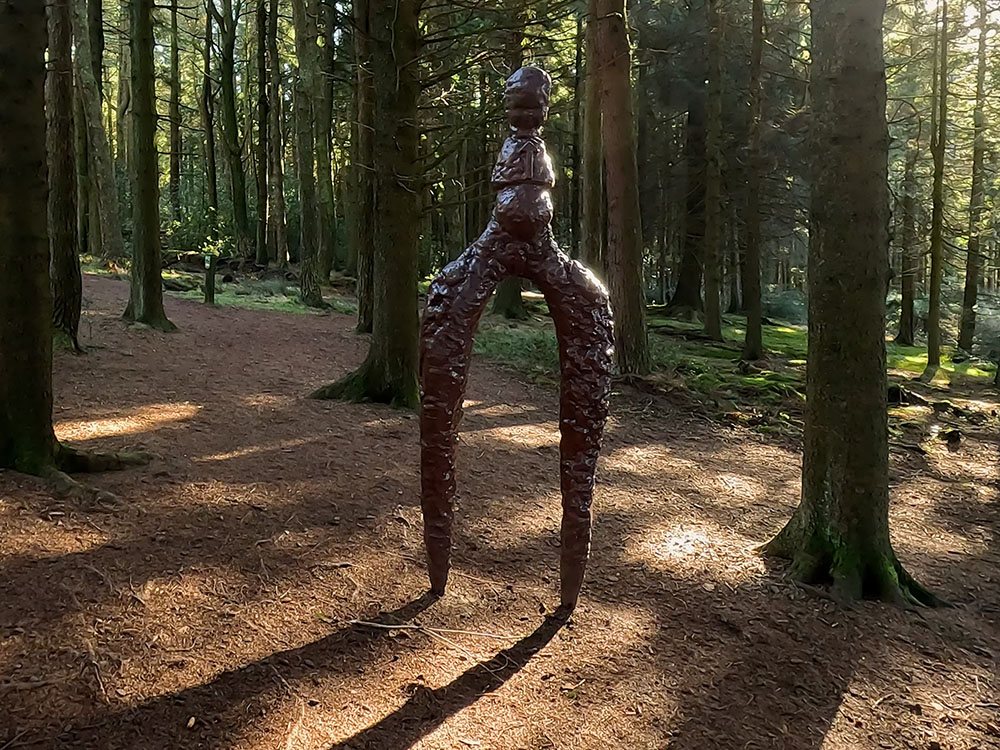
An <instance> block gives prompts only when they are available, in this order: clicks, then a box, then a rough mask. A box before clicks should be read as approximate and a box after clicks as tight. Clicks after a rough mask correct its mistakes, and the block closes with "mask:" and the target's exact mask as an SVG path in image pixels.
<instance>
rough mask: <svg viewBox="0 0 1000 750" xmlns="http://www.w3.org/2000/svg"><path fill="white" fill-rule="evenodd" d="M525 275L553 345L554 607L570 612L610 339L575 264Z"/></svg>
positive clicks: (607, 387) (606, 309)
mask: <svg viewBox="0 0 1000 750" xmlns="http://www.w3.org/2000/svg"><path fill="white" fill-rule="evenodd" d="M531 271H532V278H533V279H534V280H535V281H536V283H537V284H538V285H539V287H540V288H541V290H542V292H543V293H544V294H545V299H546V301H547V302H548V304H549V309H550V311H551V313H552V318H553V320H554V321H555V326H556V333H557V335H558V337H559V358H560V365H561V370H562V385H561V389H560V397H559V430H560V432H561V436H562V439H561V441H560V445H559V455H560V485H561V489H562V506H563V516H562V548H561V557H560V577H561V607H562V609H563V610H571V609H572V608H573V607H575V606H576V603H577V600H578V599H579V596H580V587H581V586H582V585H583V577H584V572H585V570H586V567H587V558H588V556H589V554H590V527H591V514H590V506H591V502H592V499H593V494H594V473H595V471H596V468H597V458H598V454H599V453H600V446H601V438H602V436H603V433H604V424H605V422H606V421H607V416H608V399H609V397H610V393H611V365H612V354H613V345H614V339H613V336H614V331H613V323H612V316H611V307H610V305H609V303H608V295H607V292H606V291H605V289H604V287H603V286H602V285H601V284H600V283H599V282H598V281H597V280H596V279H595V278H594V276H593V274H591V273H590V272H589V271H587V270H586V269H585V268H584V267H583V266H581V265H580V264H579V263H576V262H574V261H571V260H570V259H569V258H567V257H566V256H565V255H564V254H562V253H561V252H557V253H553V254H551V255H547V256H546V257H543V258H541V259H539V261H538V262H537V264H535V265H534V267H533V268H532V269H531Z"/></svg>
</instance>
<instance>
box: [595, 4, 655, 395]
mask: <svg viewBox="0 0 1000 750" xmlns="http://www.w3.org/2000/svg"><path fill="white" fill-rule="evenodd" d="M598 13H599V15H598V21H597V23H598V31H597V38H598V47H599V50H600V55H599V61H600V73H599V77H600V81H601V113H602V119H603V128H602V132H603V135H604V153H605V157H604V158H605V164H606V168H607V191H606V196H607V206H608V247H607V256H608V267H607V280H608V291H609V292H610V294H611V306H612V308H613V309H614V311H615V339H616V342H617V343H616V347H615V354H616V361H617V365H618V369H619V370H620V371H621V372H622V373H625V374H638V375H641V374H645V373H647V372H648V371H649V342H648V337H647V333H646V299H645V292H644V288H643V278H642V252H643V251H642V230H641V226H640V225H641V220H640V207H639V170H638V167H637V165H636V140H635V113H634V107H633V103H632V77H631V76H632V73H631V59H632V58H631V54H630V47H629V39H628V25H627V22H626V17H625V0H600V2H599V3H598Z"/></svg>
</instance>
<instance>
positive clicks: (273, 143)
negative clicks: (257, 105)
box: [267, 0, 288, 266]
mask: <svg viewBox="0 0 1000 750" xmlns="http://www.w3.org/2000/svg"><path fill="white" fill-rule="evenodd" d="M279 5H280V0H271V5H270V7H269V9H268V14H267V59H268V66H269V68H270V78H269V80H268V116H269V118H270V122H269V123H268V131H269V132H268V136H269V141H270V146H269V148H270V158H269V159H268V165H269V167H270V170H271V179H270V184H269V186H268V192H269V195H268V202H269V206H268V214H269V217H268V221H269V223H270V226H271V237H272V240H271V241H272V243H273V244H272V247H271V249H270V252H269V254H270V256H271V260H272V261H274V263H275V264H276V265H278V266H284V265H285V264H286V263H287V262H288V225H287V223H286V217H285V177H284V157H285V140H284V137H283V131H282V127H281V112H282V100H281V59H280V58H279V56H278V10H279V7H278V6H279Z"/></svg>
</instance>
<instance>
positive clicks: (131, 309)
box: [124, 0, 176, 331]
mask: <svg viewBox="0 0 1000 750" xmlns="http://www.w3.org/2000/svg"><path fill="white" fill-rule="evenodd" d="M131 48H132V127H131V130H132V171H133V176H132V197H133V222H132V272H131V274H130V275H131V280H132V281H131V286H130V293H129V301H128V307H126V308H125V316H124V317H125V319H126V320H130V321H132V322H135V323H143V324H145V325H148V326H150V327H151V328H156V329H158V330H161V331H173V330H175V329H176V326H175V325H174V324H173V323H171V322H170V321H169V320H167V314H166V313H165V312H164V310H163V280H162V277H161V273H162V266H163V263H162V260H161V257H160V188H159V176H160V170H159V164H158V161H159V156H158V154H157V151H156V95H155V94H156V92H155V78H154V77H155V75H156V68H155V65H154V62H153V0H132V45H131Z"/></svg>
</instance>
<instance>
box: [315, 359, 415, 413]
mask: <svg viewBox="0 0 1000 750" xmlns="http://www.w3.org/2000/svg"><path fill="white" fill-rule="evenodd" d="M376 369H377V368H375V367H373V366H372V364H371V363H370V361H366V362H365V363H364V364H362V365H361V367H359V368H358V369H357V370H355V371H354V372H352V373H350V374H348V375H345V376H344V377H342V378H341V379H340V380H338V381H337V382H335V383H330V384H329V385H325V386H323V387H322V388H319V389H317V390H315V391H313V392H312V393H310V394H309V398H315V399H320V400H332V401H347V402H350V403H369V402H370V403H377V404H389V405H390V406H395V407H398V408H400V409H415V408H416V407H417V405H418V404H419V403H420V394H419V389H418V387H417V383H416V381H414V382H413V383H412V387H409V388H406V387H400V386H399V385H398V384H396V383H393V382H391V381H390V380H389V379H387V378H383V377H379V376H378V375H377V374H376Z"/></svg>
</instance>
